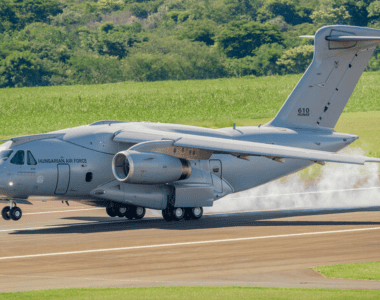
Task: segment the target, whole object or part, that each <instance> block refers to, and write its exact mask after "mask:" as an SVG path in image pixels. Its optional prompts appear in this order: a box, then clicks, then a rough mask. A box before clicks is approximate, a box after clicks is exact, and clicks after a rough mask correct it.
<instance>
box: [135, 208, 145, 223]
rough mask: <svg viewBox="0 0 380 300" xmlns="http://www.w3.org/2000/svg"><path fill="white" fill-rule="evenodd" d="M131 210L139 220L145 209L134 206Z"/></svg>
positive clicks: (142, 216)
mask: <svg viewBox="0 0 380 300" xmlns="http://www.w3.org/2000/svg"><path fill="white" fill-rule="evenodd" d="M133 212H134V215H135V218H136V220H141V219H142V218H144V216H145V213H146V209H145V207H142V206H136V207H135V209H134V211H133Z"/></svg>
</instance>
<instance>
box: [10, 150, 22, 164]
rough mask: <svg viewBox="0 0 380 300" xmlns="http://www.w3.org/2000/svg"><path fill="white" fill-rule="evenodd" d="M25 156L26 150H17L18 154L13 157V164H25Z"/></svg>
mask: <svg viewBox="0 0 380 300" xmlns="http://www.w3.org/2000/svg"><path fill="white" fill-rule="evenodd" d="M24 158H25V152H24V150H18V151H17V152H16V154H15V155H14V156H13V157H12V159H11V164H15V165H23V164H24Z"/></svg>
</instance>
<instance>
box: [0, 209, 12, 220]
mask: <svg viewBox="0 0 380 300" xmlns="http://www.w3.org/2000/svg"><path fill="white" fill-rule="evenodd" d="M10 210H11V208H10V207H9V206H5V207H4V208H3V210H2V211H1V215H2V216H3V219H4V220H5V221H9V220H10V219H11V216H10V215H9V211H10Z"/></svg>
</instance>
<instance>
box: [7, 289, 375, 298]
mask: <svg viewBox="0 0 380 300" xmlns="http://www.w3.org/2000/svg"><path fill="white" fill-rule="evenodd" d="M379 298H380V291H370V290H361V291H357V290H337V289H288V288H259V287H258V288H251V287H151V288H113V289H110V288H108V289H61V290H47V291H36V292H19V293H6V294H0V300H2V299H4V300H5V299H6V300H13V299H20V300H23V299H31V300H32V299H45V300H49V299H70V300H75V299H78V300H79V299H80V300H82V299H93V300H98V299H99V300H100V299H101V300H105V299H157V300H160V299H180V300H186V299H191V300H193V299H207V300H214V299H215V300H219V299H231V300H233V299H239V300H240V299H292V300H293V299H313V300H318V299H345V300H346V299H379Z"/></svg>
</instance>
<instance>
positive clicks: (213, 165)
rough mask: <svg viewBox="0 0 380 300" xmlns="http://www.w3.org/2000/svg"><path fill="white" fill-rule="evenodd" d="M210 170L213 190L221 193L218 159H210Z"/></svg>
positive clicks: (220, 163)
mask: <svg viewBox="0 0 380 300" xmlns="http://www.w3.org/2000/svg"><path fill="white" fill-rule="evenodd" d="M210 172H211V178H212V182H213V184H214V189H215V191H217V192H220V193H222V192H223V183H222V162H221V161H220V160H219V159H210Z"/></svg>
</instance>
